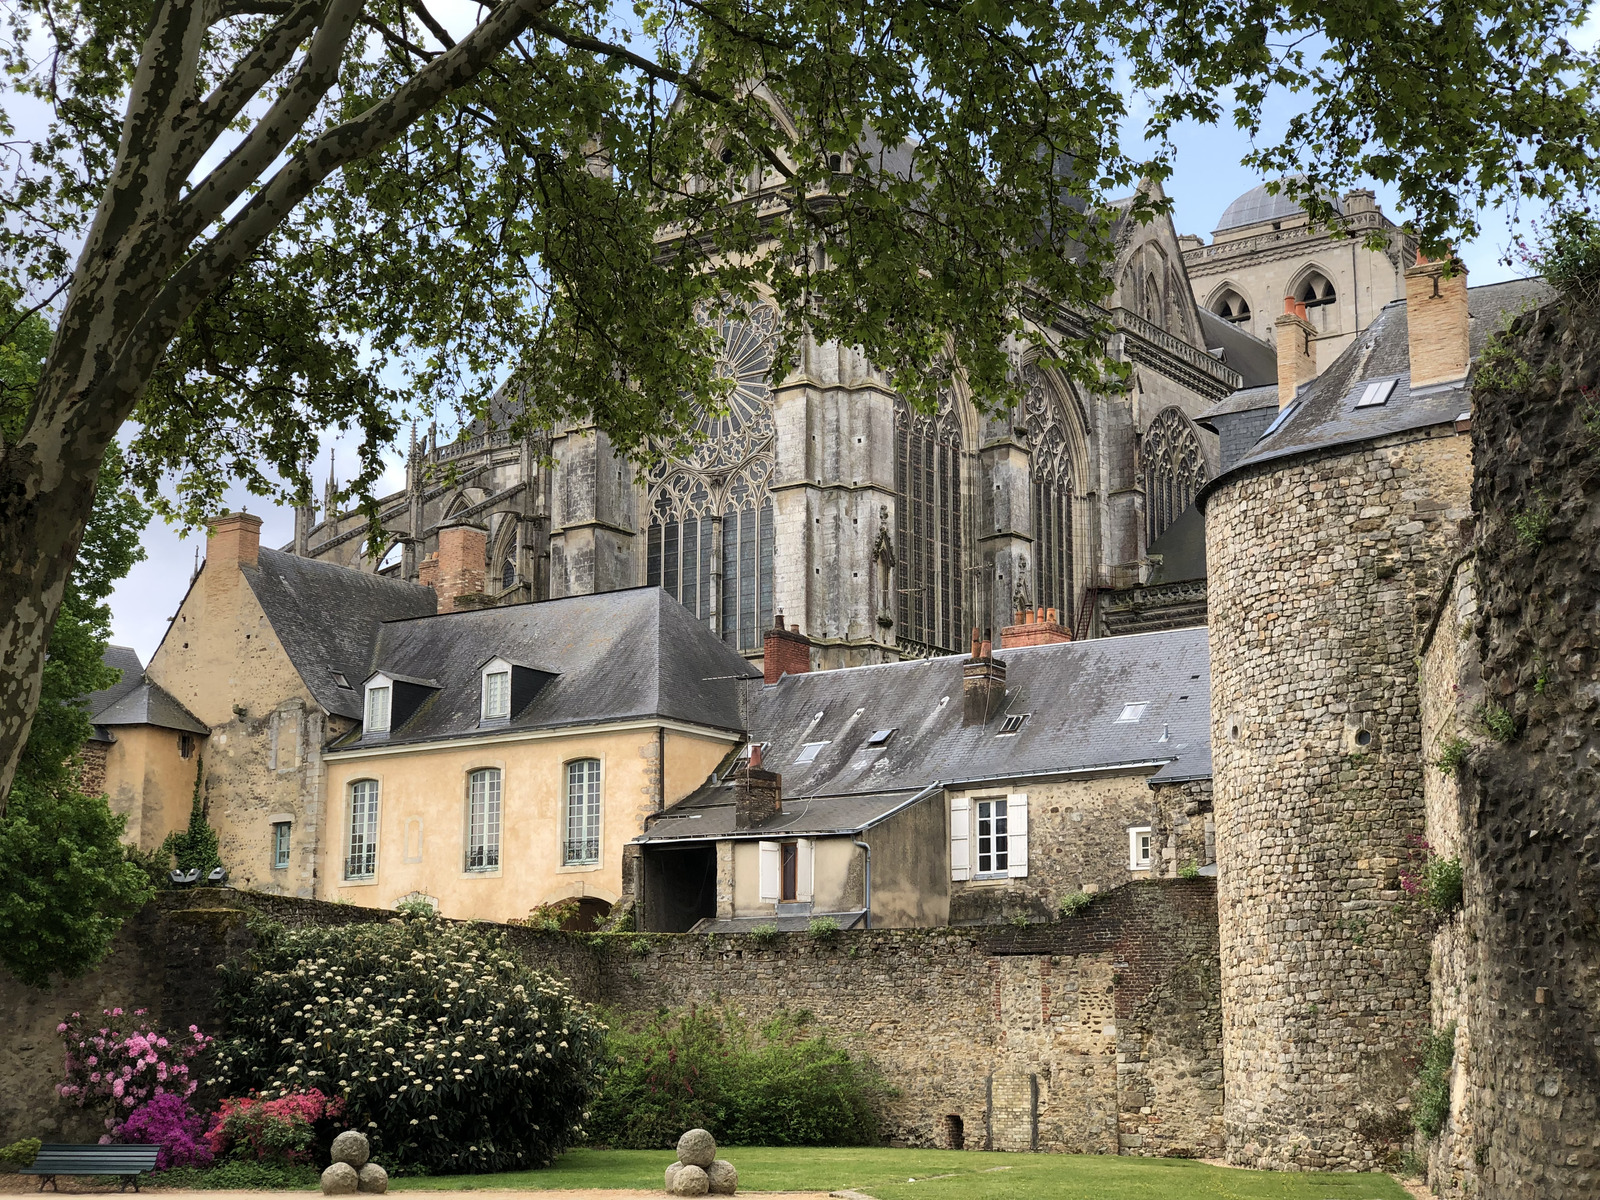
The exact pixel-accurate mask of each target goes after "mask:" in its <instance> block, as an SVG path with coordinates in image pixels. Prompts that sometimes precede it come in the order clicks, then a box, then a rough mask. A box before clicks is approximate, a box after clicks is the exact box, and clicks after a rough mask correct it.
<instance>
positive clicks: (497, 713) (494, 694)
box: [483, 671, 511, 721]
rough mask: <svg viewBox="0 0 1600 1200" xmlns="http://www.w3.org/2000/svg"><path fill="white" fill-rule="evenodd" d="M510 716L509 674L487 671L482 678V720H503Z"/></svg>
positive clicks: (507, 672)
mask: <svg viewBox="0 0 1600 1200" xmlns="http://www.w3.org/2000/svg"><path fill="white" fill-rule="evenodd" d="M510 715H511V672H510V671H489V672H488V673H486V674H485V675H484V677H483V719H484V720H485V721H497V720H504V719H505V718H507V717H509V716H510Z"/></svg>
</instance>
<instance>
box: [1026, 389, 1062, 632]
mask: <svg viewBox="0 0 1600 1200" xmlns="http://www.w3.org/2000/svg"><path fill="white" fill-rule="evenodd" d="M1023 424H1024V427H1025V428H1026V429H1027V431H1028V440H1029V443H1030V445H1031V447H1032V450H1033V461H1032V466H1031V469H1030V472H1029V473H1030V475H1031V476H1032V479H1033V597H1032V600H1033V603H1034V604H1036V605H1038V606H1039V607H1041V608H1053V609H1055V610H1056V613H1057V615H1058V616H1059V618H1060V620H1061V623H1062V624H1063V625H1065V626H1067V627H1068V628H1069V629H1070V628H1071V627H1072V621H1073V592H1072V460H1071V454H1070V445H1071V444H1070V442H1069V441H1068V438H1067V428H1066V425H1065V423H1064V422H1063V421H1062V419H1061V409H1060V404H1059V402H1058V401H1057V400H1056V399H1055V397H1054V396H1053V395H1052V394H1051V392H1050V389H1049V387H1048V386H1047V385H1046V384H1045V381H1044V377H1043V376H1042V375H1040V374H1039V372H1038V371H1037V370H1036V369H1034V368H1031V367H1030V368H1029V369H1028V390H1027V392H1026V393H1025V397H1024V400H1023Z"/></svg>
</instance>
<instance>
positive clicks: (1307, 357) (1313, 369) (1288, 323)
mask: <svg viewBox="0 0 1600 1200" xmlns="http://www.w3.org/2000/svg"><path fill="white" fill-rule="evenodd" d="M1273 327H1274V328H1275V329H1276V331H1277V335H1278V411H1279V412H1282V411H1283V410H1284V409H1286V408H1288V407H1289V405H1291V404H1292V403H1294V394H1295V391H1296V390H1297V389H1298V388H1299V387H1300V385H1301V384H1303V383H1309V382H1311V380H1313V379H1315V378H1316V376H1317V327H1316V326H1315V325H1313V324H1312V323H1311V322H1310V321H1308V320H1306V306H1305V305H1304V304H1303V303H1301V302H1300V301H1299V300H1294V299H1291V298H1289V297H1285V298H1284V301H1283V314H1282V315H1281V316H1280V317H1279V318H1278V319H1277V320H1276V321H1274V322H1273Z"/></svg>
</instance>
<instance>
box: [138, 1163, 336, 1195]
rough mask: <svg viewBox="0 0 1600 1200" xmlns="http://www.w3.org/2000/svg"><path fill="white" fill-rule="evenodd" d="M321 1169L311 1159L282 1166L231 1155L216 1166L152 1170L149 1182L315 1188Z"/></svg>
mask: <svg viewBox="0 0 1600 1200" xmlns="http://www.w3.org/2000/svg"><path fill="white" fill-rule="evenodd" d="M320 1178H321V1172H320V1171H319V1170H318V1169H317V1168H316V1167H314V1166H311V1165H310V1164H309V1163H302V1164H300V1165H298V1166H282V1165H278V1164H274V1163H262V1162H250V1161H248V1160H246V1159H230V1160H228V1161H227V1162H223V1163H219V1164H218V1165H216V1166H214V1167H175V1168H173V1169H172V1170H170V1171H155V1172H152V1173H151V1174H150V1175H149V1177H148V1180H147V1185H148V1186H150V1187H158V1188H173V1189H181V1190H184V1191H191V1190H201V1189H204V1190H206V1191H227V1192H245V1191H263V1190H271V1191H276V1190H283V1189H291V1188H292V1189H297V1190H303V1189H306V1188H314V1187H316V1186H317V1183H318V1181H319V1179H320Z"/></svg>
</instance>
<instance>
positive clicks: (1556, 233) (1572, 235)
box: [1529, 206, 1600, 303]
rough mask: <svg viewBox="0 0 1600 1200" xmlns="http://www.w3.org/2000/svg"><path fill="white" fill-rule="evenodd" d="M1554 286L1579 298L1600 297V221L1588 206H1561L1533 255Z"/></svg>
mask: <svg viewBox="0 0 1600 1200" xmlns="http://www.w3.org/2000/svg"><path fill="white" fill-rule="evenodd" d="M1529 262H1530V263H1531V264H1532V265H1534V266H1535V267H1536V268H1537V269H1538V270H1539V271H1540V272H1541V273H1542V274H1543V275H1544V277H1545V278H1546V279H1548V280H1549V281H1550V283H1551V285H1552V286H1553V287H1555V288H1556V289H1557V290H1558V291H1560V292H1564V293H1565V294H1566V295H1568V296H1572V297H1574V298H1576V299H1578V300H1582V301H1586V302H1589V303H1593V302H1595V301H1597V300H1600V221H1596V220H1595V218H1594V216H1593V215H1591V214H1590V212H1589V210H1588V209H1587V208H1583V209H1578V208H1572V207H1565V206H1564V207H1561V208H1557V209H1556V210H1555V211H1554V212H1553V213H1551V215H1550V218H1549V220H1548V221H1547V222H1546V224H1545V226H1544V228H1543V229H1542V230H1541V231H1540V236H1539V238H1538V242H1537V247H1536V249H1535V251H1534V253H1533V254H1532V255H1531V257H1530V258H1529Z"/></svg>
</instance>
